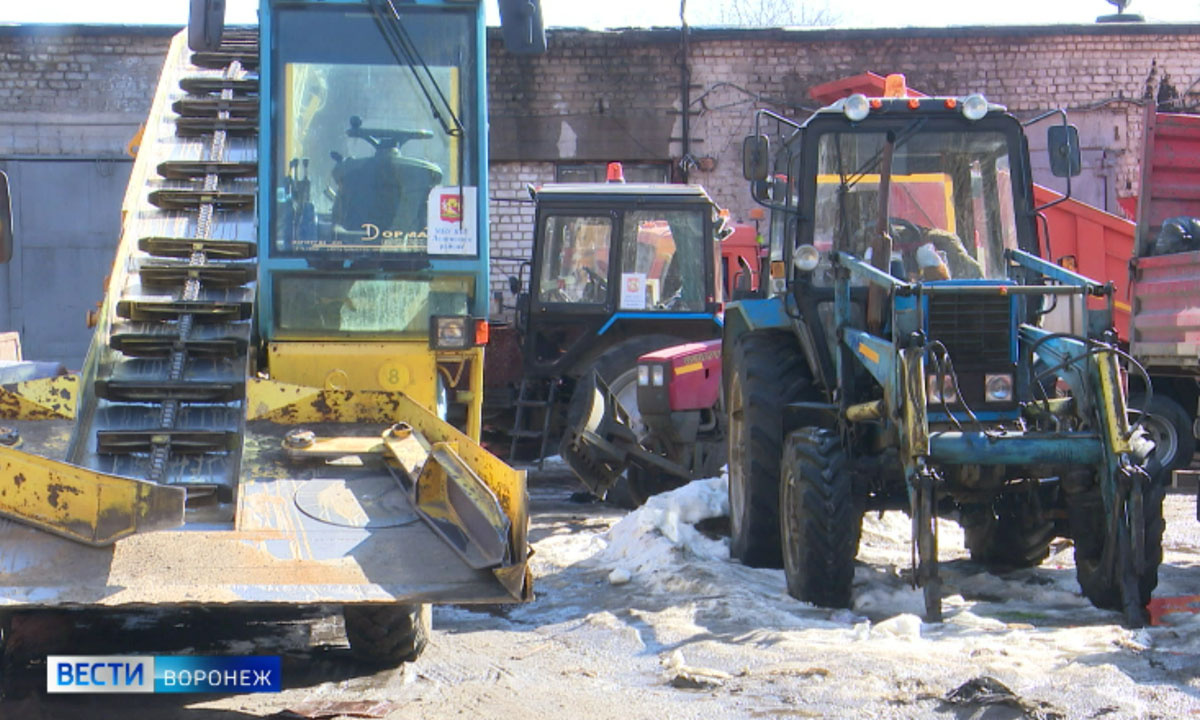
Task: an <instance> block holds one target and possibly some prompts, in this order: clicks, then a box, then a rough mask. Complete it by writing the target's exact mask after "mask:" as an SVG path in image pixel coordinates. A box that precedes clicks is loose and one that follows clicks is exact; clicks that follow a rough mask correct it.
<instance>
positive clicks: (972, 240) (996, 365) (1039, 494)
mask: <svg viewBox="0 0 1200 720" xmlns="http://www.w3.org/2000/svg"><path fill="white" fill-rule="evenodd" d="M888 85H889V90H888V91H887V92H885V96H884V97H871V98H868V97H866V96H864V95H862V94H856V95H852V96H850V97H848V98H845V99H842V100H839V101H837V102H836V103H834V104H833V105H831V106H829V107H826V108H824V109H822V110H820V111H818V112H816V113H814V114H813V115H812V116H811V117H810V118H808V119H807V120H806V121H805V122H803V123H797V122H794V121H792V120H790V119H788V118H785V117H782V116H779V115H775V114H773V113H770V112H768V111H759V112H758V113H757V114H756V117H755V128H756V130H755V134H754V135H753V136H751V137H748V138H747V139H746V142H745V146H744V175H745V177H746V179H747V180H749V181H750V186H751V191H752V194H753V196H754V198H755V199H756V201H758V202H759V203H760V204H762V205H764V206H765V207H767V208H768V209H769V210H770V212H771V222H770V259H769V263H770V264H769V275H770V281H769V282H770V287H769V288H768V291H767V293H766V297H765V298H762V299H747V300H742V301H740V302H734V303H731V304H730V305H729V306H728V308H727V310H726V315H725V326H724V342H723V373H724V390H725V398H726V401H727V408H728V411H729V496H730V505H731V511H730V514H731V526H732V528H731V529H732V553H733V555H734V556H735V557H736V558H738V559H740V560H741V561H743V562H745V563H747V564H750V565H756V566H779V565H782V566H783V568H784V570H785V573H786V577H787V584H788V591H789V592H790V593H791V594H792V595H793V596H795V597H797V598H799V599H802V600H806V601H810V602H813V603H815V604H818V605H823V606H830V607H845V606H848V605H849V604H850V602H851V585H852V578H853V574H854V569H853V564H854V558H855V556H856V554H857V551H858V544H859V536H860V528H861V520H862V516H863V513H864V512H866V511H870V510H884V509H904V510H906V511H907V512H909V513H910V514H911V517H912V524H913V543H914V546H915V547H914V553H913V555H914V568H913V580H914V582H915V583H916V584H919V585H920V586H921V587H923V588H924V595H925V604H926V613H927V616H928V617H929V619H931V620H935V621H937V620H940V618H941V581H940V579H939V574H938V560H937V522H936V521H937V519H938V517H939V516H948V517H949V516H956V517H957V518H958V520H959V521H960V523H961V524H962V526H963V527H964V530H965V535H966V544H967V546H968V549H969V551H970V553H971V556H972V558H973V559H975V560H977V561H980V562H983V563H985V564H987V565H988V566H991V567H998V566H999V567H1009V568H1011V567H1032V566H1036V565H1037V564H1039V563H1040V562H1041V561H1042V560H1043V559H1045V558H1046V557H1047V555H1048V552H1049V547H1050V542H1051V540H1052V539H1053V538H1054V537H1055V536H1064V537H1069V538H1071V539H1073V541H1074V546H1075V562H1076V565H1077V568H1078V580H1079V584H1080V586H1081V588H1082V590H1083V593H1084V595H1086V596H1087V598H1088V599H1089V600H1090V601H1091V602H1092V603H1094V604H1095V605H1097V606H1099V607H1102V608H1110V609H1113V610H1117V611H1120V612H1122V613H1123V614H1124V618H1125V621H1126V622H1127V623H1128V624H1130V625H1138V624H1141V623H1143V622H1144V621H1145V619H1146V610H1145V608H1146V605H1147V603H1148V601H1149V599H1150V593H1151V591H1152V590H1153V589H1154V587H1155V585H1156V584H1157V572H1158V566H1159V564H1160V562H1161V559H1162V533H1163V514H1162V502H1163V486H1162V483H1161V477H1160V475H1161V473H1160V472H1158V470H1157V468H1156V463H1155V460H1154V456H1153V443H1151V442H1150V441H1148V440H1147V439H1146V438H1145V436H1144V434H1143V432H1142V431H1141V429H1140V428H1139V427H1138V426H1137V425H1136V423H1133V422H1131V420H1130V417H1131V415H1136V413H1134V412H1132V411H1131V410H1130V408H1128V407H1127V405H1126V393H1125V390H1124V388H1125V386H1126V382H1125V381H1126V379H1127V378H1126V373H1127V372H1128V370H1129V368H1132V369H1134V370H1135V371H1139V372H1140V371H1141V369H1140V367H1139V366H1138V365H1137V363H1136V362H1134V361H1133V360H1132V359H1131V358H1130V357H1129V356H1128V355H1127V354H1125V353H1123V352H1122V351H1121V350H1120V349H1119V348H1118V347H1117V340H1116V336H1115V334H1114V333H1113V331H1112V305H1113V297H1112V295H1113V293H1112V287H1111V286H1110V285H1102V284H1099V283H1097V282H1095V281H1093V280H1090V279H1088V278H1086V277H1083V276H1081V275H1078V274H1076V273H1074V272H1071V271H1069V270H1067V269H1065V268H1063V267H1059V266H1057V265H1055V264H1053V263H1050V262H1047V261H1046V260H1044V259H1043V258H1042V257H1040V254H1039V251H1040V249H1041V248H1043V247H1046V245H1045V244H1040V243H1039V233H1038V208H1036V207H1035V206H1034V203H1033V182H1032V178H1031V171H1030V164H1029V159H1028V142H1027V139H1026V136H1025V133H1024V131H1023V127H1022V124H1021V122H1019V121H1018V120H1017V118H1015V117H1014V116H1012V115H1011V114H1009V113H1008V112H1006V110H1005V108H1003V107H1002V106H999V105H996V104H994V103H991V102H989V101H988V100H986V99H985V98H984V97H983V96H982V95H970V96H965V97H920V98H917V97H908V96H907V91H906V89H905V88H904V86H903V81H902V76H894V77H893V78H889V83H888ZM1043 117H1046V116H1043ZM768 129H770V130H771V132H770V133H768V132H767V130H768ZM773 139H774V140H776V141H777V142H778V141H781V144H778V145H776V146H773V143H772V140H773ZM1048 144H1049V151H1050V165H1051V169H1052V170H1053V172H1054V174H1055V175H1057V176H1059V177H1066V178H1068V179H1067V182H1068V188H1069V182H1070V180H1069V178H1070V177H1071V176H1073V175H1076V174H1078V173H1079V170H1080V159H1079V157H1080V156H1079V146H1078V135H1077V132H1076V131H1075V128H1074V127H1072V126H1070V125H1068V124H1067V121H1066V116H1065V114H1063V115H1062V122H1061V124H1055V125H1054V126H1053V127H1052V128H1051V129H1050V131H1049V137H1048ZM1068 193H1069V189H1068ZM1044 239H1045V238H1044V235H1043V238H1042V240H1043V242H1044ZM1056 307H1057V308H1059V309H1060V310H1061V309H1067V310H1069V312H1070V313H1071V315H1070V317H1071V318H1073V322H1074V327H1075V328H1076V329H1075V330H1074V331H1072V332H1056V331H1051V330H1050V329H1046V328H1044V327H1043V324H1044V323H1043V320H1044V318H1045V317H1046V316H1047V315H1048V314H1049V313H1050V312H1051V311H1052V310H1053V309H1054V308H1056ZM1147 382H1148V381H1147Z"/></svg>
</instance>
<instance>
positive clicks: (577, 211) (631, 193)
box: [522, 183, 726, 369]
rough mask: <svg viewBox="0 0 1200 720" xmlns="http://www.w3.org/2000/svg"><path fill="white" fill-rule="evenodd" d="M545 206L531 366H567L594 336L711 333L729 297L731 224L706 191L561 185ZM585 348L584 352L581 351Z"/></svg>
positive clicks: (530, 311)
mask: <svg viewBox="0 0 1200 720" xmlns="http://www.w3.org/2000/svg"><path fill="white" fill-rule="evenodd" d="M531 192H532V194H533V195H534V198H535V200H536V201H537V213H536V219H535V222H536V225H535V228H536V233H537V237H536V238H535V241H534V248H535V250H534V258H533V268H532V278H531V282H530V295H529V298H528V299H527V301H526V303H525V305H526V307H525V308H523V309H522V311H523V312H522V315H523V316H525V318H526V319H523V321H522V324H523V325H525V327H523V328H522V329H523V330H525V332H527V333H528V334H529V335H530V340H531V341H527V342H526V343H525V348H526V362H527V366H528V367H530V368H539V367H540V368H543V369H544V368H546V367H549V366H553V367H554V368H556V369H560V368H562V367H564V366H565V365H566V364H568V363H570V362H572V361H573V360H574V359H577V358H578V357H580V353H581V352H583V348H582V345H588V346H594V345H595V344H594V343H586V342H584V340H585V339H586V338H588V337H595V336H597V335H604V334H606V333H613V334H614V335H616V336H620V335H621V334H622V333H625V332H632V330H631V329H630V326H629V324H630V323H635V322H647V321H667V320H675V321H679V322H682V323H684V324H685V325H686V324H687V323H689V322H694V321H699V322H701V323H704V324H705V326H706V327H708V328H710V330H709V332H711V326H712V318H713V316H715V314H716V313H717V312H718V311H719V309H720V304H721V302H722V300H723V297H722V293H721V290H720V287H719V283H716V282H715V281H714V277H715V273H718V272H719V268H720V244H719V238H720V237H723V235H724V234H725V233H726V230H725V229H724V218H723V217H722V216H721V215H720V212H719V210H718V208H717V206H716V204H715V203H714V202H713V201H712V199H711V198H710V197H709V196H708V194H707V193H706V192H705V191H704V189H703V188H700V187H698V186H694V185H661V184H639V183H631V184H624V183H605V184H584V183H579V184H554V185H546V186H543V187H541V188H538V189H535V190H532V191H531ZM576 346H580V347H576Z"/></svg>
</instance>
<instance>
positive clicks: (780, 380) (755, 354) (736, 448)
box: [728, 330, 812, 568]
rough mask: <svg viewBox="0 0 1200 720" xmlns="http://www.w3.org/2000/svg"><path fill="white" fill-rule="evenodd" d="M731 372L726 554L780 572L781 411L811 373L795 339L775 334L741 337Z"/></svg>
mask: <svg viewBox="0 0 1200 720" xmlns="http://www.w3.org/2000/svg"><path fill="white" fill-rule="evenodd" d="M730 371H731V379H730V385H729V397H728V400H729V405H728V406H729V530H730V546H729V552H730V554H731V555H732V556H733V557H734V558H735V559H737V560H741V561H742V562H743V563H745V564H746V565H750V566H751V567H769V568H778V567H783V551H782V546H781V545H780V538H779V478H780V470H779V467H780V459H781V458H782V457H783V408H784V406H785V405H787V404H788V403H790V402H794V401H796V400H800V399H802V398H804V397H806V396H807V395H808V393H809V392H810V389H811V387H812V383H811V380H810V379H811V374H810V372H809V369H808V366H807V364H806V362H805V359H804V355H803V353H802V352H801V350H800V346H799V344H797V342H796V339H795V337H794V336H792V335H791V334H790V333H787V332H782V331H778V330H759V331H752V332H748V333H745V334H744V335H742V336H740V337H739V338H738V339H737V342H736V343H735V344H734V347H733V367H732V368H730Z"/></svg>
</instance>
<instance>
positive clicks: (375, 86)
mask: <svg viewBox="0 0 1200 720" xmlns="http://www.w3.org/2000/svg"><path fill="white" fill-rule="evenodd" d="M400 13H401V22H402V23H403V25H404V27H405V30H406V32H407V34H408V36H409V37H410V38H411V40H412V42H413V44H414V46H415V48H416V50H417V53H418V54H419V56H420V59H421V60H423V61H424V65H423V66H422V65H418V66H413V65H410V64H408V63H401V62H398V61H397V59H396V57H395V55H394V54H393V53H392V51H391V50H390V49H389V48H388V45H387V43H386V41H385V39H384V36H383V35H382V34H381V32H380V28H379V25H378V23H377V21H376V18H375V17H374V15H373V14H372V13H371V12H370V11H368V10H366V9H348V8H347V6H345V5H342V6H340V7H338V6H336V5H331V6H329V7H317V8H314V7H307V8H293V9H286V8H285V9H280V10H279V14H278V40H277V42H278V44H279V55H280V58H281V59H280V63H279V66H278V75H277V77H278V78H279V80H278V82H277V89H276V97H277V98H278V107H279V117H278V119H277V120H276V123H277V124H276V126H275V133H276V134H275V139H274V142H275V167H274V172H273V175H274V188H275V221H274V242H273V250H274V251H276V252H277V253H282V254H303V255H307V256H313V255H316V256H322V255H331V254H346V253H349V254H354V255H379V254H383V253H426V252H427V251H429V248H428V237H429V227H428V222H429V221H428V218H429V217H431V216H434V217H435V218H440V219H441V220H446V219H447V218H449V221H453V220H454V218H456V217H459V216H461V214H462V213H463V212H464V205H465V203H464V202H463V200H462V197H461V196H458V200H457V201H456V200H455V198H454V197H449V198H448V199H447V198H443V197H442V193H437V192H434V190H435V188H439V187H457V186H459V185H460V184H462V185H467V186H470V185H475V184H477V179H476V178H475V177H473V174H474V170H473V168H474V167H475V166H476V164H477V163H476V161H475V160H476V159H475V158H473V157H471V156H470V155H471V150H470V148H471V143H468V142H463V133H462V128H461V127H458V126H456V124H455V123H454V121H453V120H454V118H457V119H459V121H460V122H461V123H464V124H465V123H469V122H470V120H469V119H470V118H472V117H473V108H474V104H475V100H474V98H475V93H476V89H475V86H474V83H475V80H474V71H473V67H474V51H473V48H474V26H473V25H472V24H471V22H470V20H471V15H470V14H469V13H466V12H447V11H444V10H443V11H433V10H427V9H426V10H422V9H418V8H413V7H411V6H410V7H405V6H403V5H401V6H400ZM466 130H467V132H480V129H478V128H470V127H469V126H468V127H467V128H466ZM464 153H465V154H466V156H464ZM451 194H452V193H451ZM431 198H433V200H432V204H433V207H432V208H431V207H430V205H431ZM477 252H478V251H477V250H476V251H475V252H474V253H470V254H477ZM454 254H462V253H461V252H460V251H457V250H456V251H455V252H454Z"/></svg>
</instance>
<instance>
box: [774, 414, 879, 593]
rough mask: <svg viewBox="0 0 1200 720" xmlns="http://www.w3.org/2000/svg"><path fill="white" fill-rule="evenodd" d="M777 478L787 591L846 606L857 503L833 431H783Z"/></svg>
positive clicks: (856, 532) (858, 521) (858, 517)
mask: <svg viewBox="0 0 1200 720" xmlns="http://www.w3.org/2000/svg"><path fill="white" fill-rule="evenodd" d="M783 463H784V465H783V476H782V477H781V478H780V487H779V507H780V512H781V513H782V517H781V519H780V533H781V534H782V541H783V573H784V576H785V577H786V578H787V588H788V594H789V595H791V596H792V597H794V598H796V599H797V600H803V601H805V602H810V603H813V604H814V605H820V606H822V607H849V606H850V588H851V585H852V583H853V581H854V557H855V556H856V555H857V554H858V540H859V535H860V533H861V532H862V515H863V511H862V506H861V505H860V504H859V502H858V499H857V498H856V497H855V494H854V482H853V477H852V475H851V473H850V472H849V471H848V470H847V467H846V453H845V452H844V451H843V450H842V443H841V440H840V439H839V438H838V436H837V433H836V432H834V431H832V430H822V429H820V428H804V429H802V430H797V431H795V432H793V433H791V434H790V435H788V437H787V440H786V442H785V450H784V456H783Z"/></svg>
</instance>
